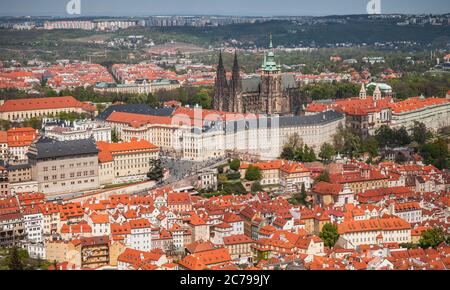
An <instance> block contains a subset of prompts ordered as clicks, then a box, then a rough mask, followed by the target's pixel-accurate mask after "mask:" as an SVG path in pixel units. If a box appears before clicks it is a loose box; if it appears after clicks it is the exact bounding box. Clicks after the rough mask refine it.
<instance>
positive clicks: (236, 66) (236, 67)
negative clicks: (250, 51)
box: [233, 51, 239, 73]
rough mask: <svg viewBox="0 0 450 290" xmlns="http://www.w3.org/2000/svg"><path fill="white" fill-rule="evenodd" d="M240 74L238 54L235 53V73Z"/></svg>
mask: <svg viewBox="0 0 450 290" xmlns="http://www.w3.org/2000/svg"><path fill="white" fill-rule="evenodd" d="M235 72H237V73H239V63H238V59H237V52H236V51H234V63H233V73H235Z"/></svg>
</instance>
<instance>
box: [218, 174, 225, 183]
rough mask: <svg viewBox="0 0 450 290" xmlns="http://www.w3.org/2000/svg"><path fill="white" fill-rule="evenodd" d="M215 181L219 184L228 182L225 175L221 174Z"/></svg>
mask: <svg viewBox="0 0 450 290" xmlns="http://www.w3.org/2000/svg"><path fill="white" fill-rule="evenodd" d="M217 181H218V182H219V183H220V184H222V183H225V182H227V181H228V176H227V175H226V174H223V173H221V174H218V175H217Z"/></svg>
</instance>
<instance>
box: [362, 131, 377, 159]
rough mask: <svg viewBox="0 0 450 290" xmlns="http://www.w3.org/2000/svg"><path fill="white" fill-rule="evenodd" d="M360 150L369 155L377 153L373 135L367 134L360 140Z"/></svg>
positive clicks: (372, 155)
mask: <svg viewBox="0 0 450 290" xmlns="http://www.w3.org/2000/svg"><path fill="white" fill-rule="evenodd" d="M362 151H364V152H368V153H369V154H370V156H371V157H374V156H377V155H378V141H377V139H376V138H375V137H372V136H369V137H367V138H366V139H365V140H364V141H362Z"/></svg>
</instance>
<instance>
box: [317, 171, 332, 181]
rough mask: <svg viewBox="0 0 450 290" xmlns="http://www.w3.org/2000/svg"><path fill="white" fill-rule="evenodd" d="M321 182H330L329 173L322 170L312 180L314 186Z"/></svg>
mask: <svg viewBox="0 0 450 290" xmlns="http://www.w3.org/2000/svg"><path fill="white" fill-rule="evenodd" d="M321 181H325V182H330V173H329V172H328V170H324V171H323V172H322V173H321V174H320V175H319V176H317V178H316V179H315V180H314V184H317V183H319V182H321Z"/></svg>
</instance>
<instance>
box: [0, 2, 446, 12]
mask: <svg viewBox="0 0 450 290" xmlns="http://www.w3.org/2000/svg"><path fill="white" fill-rule="evenodd" d="M69 1H70V0H0V16H68V14H67V13H66V4H67V3H68V2H69ZM80 1H81V16H94V15H102V16H145V15H161V14H164V15H173V14H178V15H180V14H182V15H193V14H196V15H198V14H218V15H248V16H276V15H313V16H319V15H335V14H366V5H367V3H368V2H369V0H163V1H162V0H80ZM372 1H373V0H372ZM380 1H381V11H382V13H439V14H442V13H450V0H380Z"/></svg>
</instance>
